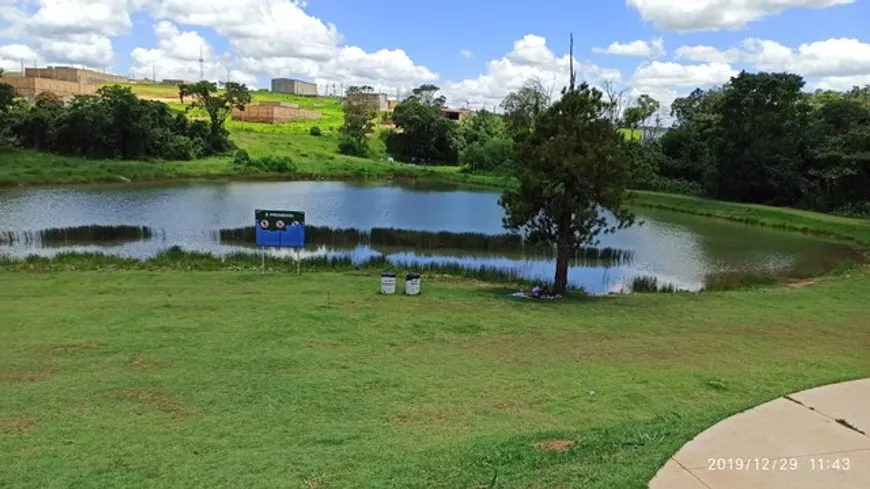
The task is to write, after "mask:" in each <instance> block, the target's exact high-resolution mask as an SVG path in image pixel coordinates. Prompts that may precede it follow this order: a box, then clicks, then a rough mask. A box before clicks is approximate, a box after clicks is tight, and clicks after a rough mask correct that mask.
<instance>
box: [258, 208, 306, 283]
mask: <svg viewBox="0 0 870 489" xmlns="http://www.w3.org/2000/svg"><path fill="white" fill-rule="evenodd" d="M254 227H255V228H256V235H257V246H260V247H261V248H262V250H263V258H262V265H263V273H266V247H267V246H274V247H277V248H293V249H294V250H295V251H296V252H295V253H294V256H295V258H296V273H300V272H301V268H300V263H299V261H300V258H301V257H300V253H299V249H300V248H304V247H305V213H304V212H301V211H269V210H261V209H256V210H254Z"/></svg>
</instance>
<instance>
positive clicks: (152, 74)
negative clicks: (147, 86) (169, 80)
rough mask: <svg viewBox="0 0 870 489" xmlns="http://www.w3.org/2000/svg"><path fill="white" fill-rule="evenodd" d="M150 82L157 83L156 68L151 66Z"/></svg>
mask: <svg viewBox="0 0 870 489" xmlns="http://www.w3.org/2000/svg"><path fill="white" fill-rule="evenodd" d="M151 81H153V82H154V83H157V68H156V67H155V66H154V65H153V64H152V65H151Z"/></svg>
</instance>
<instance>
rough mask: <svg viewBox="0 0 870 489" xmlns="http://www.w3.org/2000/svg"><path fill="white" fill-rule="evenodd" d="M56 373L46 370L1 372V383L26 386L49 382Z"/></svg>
mask: <svg viewBox="0 0 870 489" xmlns="http://www.w3.org/2000/svg"><path fill="white" fill-rule="evenodd" d="M52 375H54V372H53V371H52V370H51V369H49V368H45V369H42V370H22V371H20V372H0V382H2V383H9V384H19V383H22V384H26V383H30V382H40V381H43V380H47V379H48V378H49V377H51V376H52Z"/></svg>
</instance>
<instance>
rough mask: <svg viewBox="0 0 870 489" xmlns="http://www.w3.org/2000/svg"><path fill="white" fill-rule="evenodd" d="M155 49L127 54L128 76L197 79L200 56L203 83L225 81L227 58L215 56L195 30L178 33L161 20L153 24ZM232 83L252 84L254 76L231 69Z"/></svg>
mask: <svg viewBox="0 0 870 489" xmlns="http://www.w3.org/2000/svg"><path fill="white" fill-rule="evenodd" d="M154 35H155V37H156V38H157V47H156V48H154V49H145V48H136V49H134V50H133V52H132V53H130V73H131V74H132V75H133V76H134V77H136V78H152V77H153V76H155V75H156V76H157V79H158V80H162V79H166V78H170V79H181V80H199V79H200V65H199V57H200V53H202V59H203V65H202V71H203V76H204V78H205V79H207V80H221V81H224V80H226V79H227V69H228V68H229V67H230V63H231V61H230V59H229V58H228V57H225V56H224V57H221V56H216V55H215V54H214V52H213V49H212V47H211V46H210V45H209V44H208V43H207V42H206V41H205V39H204V38H203V37H202V36H201V35H200V34H199V33H197V32H195V31H181V30H179V29H178V27H177V26H175V24H173V23H171V22H167V21H161V22H158V23H157V24H155V25H154ZM229 75H230V79H231V80H232V81H237V82H242V83H248V84H251V85H254V84H256V81H257V79H256V76H254V75H252V74H250V73H247V72H245V71H242V70H231V72H230V74H229Z"/></svg>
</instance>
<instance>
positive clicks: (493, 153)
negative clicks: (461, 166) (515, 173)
mask: <svg viewBox="0 0 870 489" xmlns="http://www.w3.org/2000/svg"><path fill="white" fill-rule="evenodd" d="M461 159H462V162H463V163H465V164H466V165H468V167H467V168H468V170H469V171H471V172H475V171H505V170H508V169H510V168H511V167H512V166H513V159H514V142H513V141H512V140H510V139H506V138H494V139H490V140H488V141H485V142H476V143H472V144H471V145H469V146H468V147H467V148H466V149H465V151H463V152H462V158H461Z"/></svg>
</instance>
